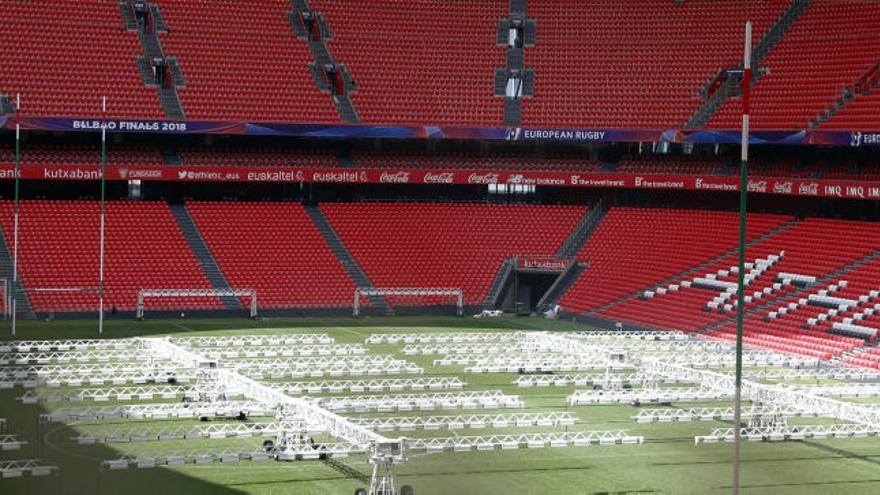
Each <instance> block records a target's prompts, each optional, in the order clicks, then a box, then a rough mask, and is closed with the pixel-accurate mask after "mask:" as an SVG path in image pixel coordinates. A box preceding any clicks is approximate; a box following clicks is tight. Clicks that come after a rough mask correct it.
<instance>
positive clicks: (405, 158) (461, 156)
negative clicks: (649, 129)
mask: <svg viewBox="0 0 880 495" xmlns="http://www.w3.org/2000/svg"><path fill="white" fill-rule="evenodd" d="M354 160H355V163H356V164H357V165H358V166H359V167H365V168H430V169H466V170H467V169H470V170H474V169H476V170H480V169H491V168H498V169H506V170H569V171H578V172H597V171H599V169H600V167H601V165H600V163H599V161H598V160H589V159H587V158H585V157H576V156H574V155H568V156H566V155H559V156H549V157H541V158H537V157H534V158H533V157H529V156H527V155H526V156H524V155H523V154H514V153H511V154H502V153H495V154H491V155H488V156H481V155H478V154H474V153H436V154H428V153H415V152H393V151H390V152H382V153H366V152H358V153H356V154H355V156H354Z"/></svg>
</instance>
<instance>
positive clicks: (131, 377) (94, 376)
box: [0, 367, 196, 389]
mask: <svg viewBox="0 0 880 495" xmlns="http://www.w3.org/2000/svg"><path fill="white" fill-rule="evenodd" d="M195 377H196V373H195V370H188V369H184V368H173V367H168V368H165V369H163V368H158V369H155V370H150V369H149V368H148V369H143V370H136V371H113V370H110V371H90V372H86V373H73V372H71V373H65V372H63V371H57V372H54V373H52V374H45V375H39V376H29V375H27V374H22V375H20V376H15V377H6V378H0V389H4V388H12V387H15V386H21V387H24V388H36V387H37V386H39V385H45V386H47V387H49V388H55V387H61V386H65V385H66V386H69V387H82V386H83V385H89V386H100V385H105V384H112V385H125V384H128V383H131V384H136V385H142V384H147V383H170V382H175V383H188V382H191V381H193V380H195Z"/></svg>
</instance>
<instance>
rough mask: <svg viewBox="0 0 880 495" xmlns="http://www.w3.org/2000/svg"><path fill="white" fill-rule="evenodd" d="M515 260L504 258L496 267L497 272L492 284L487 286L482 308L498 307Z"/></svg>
mask: <svg viewBox="0 0 880 495" xmlns="http://www.w3.org/2000/svg"><path fill="white" fill-rule="evenodd" d="M514 264H515V261H514V260H513V259H506V260H504V261H503V262H501V266H500V267H499V268H498V272H497V273H496V274H495V278H494V279H492V285H490V286H489V291H488V292H486V298H485V299H484V300H483V305H482V307H483V309H489V310H492V309H495V308H497V307H498V302H499V301H501V300H502V299H503V296H504V290H505V289H506V288H507V286H508V285H507V281H508V280H510V276H511V275H512V274H513V271H514Z"/></svg>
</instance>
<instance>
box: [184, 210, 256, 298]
mask: <svg viewBox="0 0 880 495" xmlns="http://www.w3.org/2000/svg"><path fill="white" fill-rule="evenodd" d="M170 207H171V214H172V215H173V216H174V220H176V221H177V226H178V227H180V231H181V233H183V237H184V238H185V239H186V242H187V244H189V248H190V250H191V251H192V253H193V255H194V256H195V257H196V260H197V261H198V262H199V266H200V267H201V268H202V271H203V272H204V273H205V277H206V278H207V279H208V282H210V283H211V287H213V288H214V289H219V290H231V289H232V286H230V285H229V280H227V278H226V275H224V274H223V271H222V270H221V269H220V266H219V265H217V260H215V259H214V255H213V254H211V250H210V249H208V245H207V244H206V243H205V239H204V237H202V234H201V232H199V228H198V227H197V226H196V224H195V222H194V221H193V218H192V215H190V213H189V210H187V208H186V205H170ZM220 302H222V303H223V306H224V307H225V308H226V309H229V310H242V309H244V306H242V304H241V300H240V299H239V298H237V297H228V296H224V297H221V298H220Z"/></svg>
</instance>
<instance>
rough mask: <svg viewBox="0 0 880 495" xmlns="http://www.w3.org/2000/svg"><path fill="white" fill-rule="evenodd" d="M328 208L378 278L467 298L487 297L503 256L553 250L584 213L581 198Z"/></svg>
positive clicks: (389, 284) (336, 205)
mask: <svg viewBox="0 0 880 495" xmlns="http://www.w3.org/2000/svg"><path fill="white" fill-rule="evenodd" d="M321 208H322V209H323V210H324V212H325V213H326V215H327V217H328V218H329V219H330V222H331V223H332V224H333V227H334V228H335V229H336V231H337V232H338V233H339V235H340V237H341V238H342V240H343V241H344V242H345V244H346V245H347V246H348V248H349V250H350V251H351V252H352V254H353V255H354V257H355V259H357V261H358V263H360V265H361V267H362V268H363V269H364V271H365V272H366V274H367V276H368V277H370V279H371V281H372V282H373V285H375V286H377V287H433V288H460V289H462V290H463V292H464V298H465V304H478V303H481V302H482V301H483V300H484V299H485V297H486V293H487V292H488V290H489V286H490V285H491V284H492V280H493V279H494V277H495V274H496V273H497V271H498V269H499V267H500V266H501V262H502V261H503V260H504V259H506V258H509V257H512V256H516V255H525V254H531V255H552V254H554V253H555V252H556V250H557V249H558V248H559V247H560V246H561V245H562V243H563V241H564V240H565V239H566V237H567V236H568V234H569V233H570V232H571V230H572V229H573V228H574V226H575V225H576V224H577V222H578V220H580V219H581V218H582V216H583V215H584V213H585V209H584V208H583V207H575V206H532V205H486V204H424V203H413V204H398V203H395V204H348V203H326V204H323V205H321ZM401 302H403V301H401ZM393 303H394V300H393V298H392V304H393Z"/></svg>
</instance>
